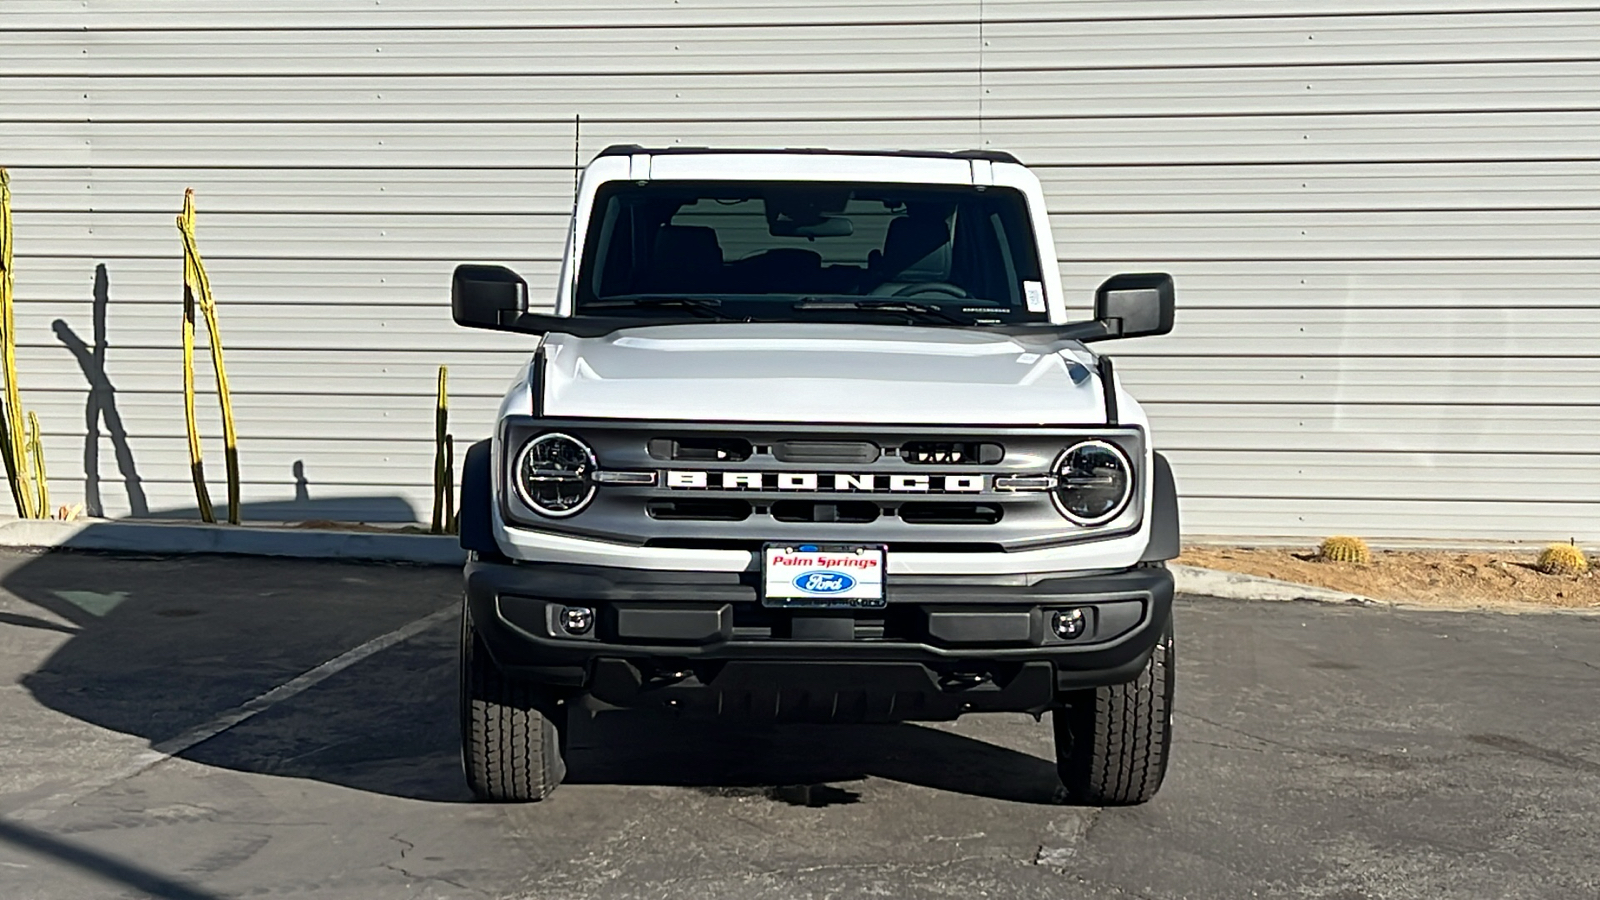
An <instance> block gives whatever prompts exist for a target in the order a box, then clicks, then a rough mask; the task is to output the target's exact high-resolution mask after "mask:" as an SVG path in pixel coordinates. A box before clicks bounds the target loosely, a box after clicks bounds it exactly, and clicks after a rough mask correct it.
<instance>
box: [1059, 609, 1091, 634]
mask: <svg viewBox="0 0 1600 900" xmlns="http://www.w3.org/2000/svg"><path fill="white" fill-rule="evenodd" d="M1088 628H1089V616H1088V614H1087V613H1085V612H1084V611H1083V610H1081V609H1066V610H1062V611H1060V612H1056V613H1052V614H1051V615H1050V630H1051V631H1054V632H1055V633H1056V637H1058V638H1061V639H1062V640H1064V641H1070V640H1072V639H1073V638H1077V637H1082V636H1083V633H1084V631H1086V630H1087V629H1088Z"/></svg>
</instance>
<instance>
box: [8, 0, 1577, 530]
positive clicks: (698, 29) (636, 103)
mask: <svg viewBox="0 0 1600 900" xmlns="http://www.w3.org/2000/svg"><path fill="white" fill-rule="evenodd" d="M1562 7H1570V8H1562ZM1591 7H1592V4H1580V3H1563V2H1561V0H1531V2H1511V0H1501V2H1471V0H1455V2H1444V0H1386V2H1379V0H1365V2H1363V0H1321V2H1317V0H1301V2H1267V0H1253V2H1246V0H1217V2H1199V0H1137V2H1135V0H1123V2H1111V0H1106V2H1096V0H1082V2H1065V0H1056V2H1048V0H1011V2H976V0H967V2H955V0H917V2H884V3H845V2H835V3H832V4H829V3H798V2H783V3H780V2H770V3H760V2H733V0H591V2H586V3H579V2H575V0H565V2H562V0H555V2H543V0H470V2H446V0H382V2H381V3H377V2H372V0H359V2H358V0H236V2H223V0H164V2H163V0H3V3H0V164H3V165H7V166H9V167H10V168H11V171H12V176H13V190H14V193H15V195H16V230H17V259H16V265H17V275H16V282H17V293H18V297H19V302H18V326H19V329H20V331H21V342H22V348H21V351H20V365H21V370H22V385H23V394H24V398H25V400H26V402H27V403H28V404H29V405H30V406H31V407H33V408H35V409H37V410H38V412H39V414H40V417H41V418H42V419H43V421H44V423H45V428H46V430H47V432H48V438H47V448H48V451H49V458H50V464H51V467H52V479H51V480H52V484H53V487H54V490H55V493H56V495H57V496H58V497H60V498H63V499H68V500H70V499H73V498H74V497H77V496H85V495H87V496H88V498H89V499H90V500H91V505H92V506H93V505H99V506H102V507H103V508H104V510H105V511H106V512H107V513H108V514H111V515H124V514H127V513H129V512H130V511H133V512H137V513H150V514H161V513H167V512H172V511H183V510H187V509H192V507H193V496H192V491H191V488H190V485H189V479H188V473H187V467H186V454H185V449H184V439H183V416H182V405H181V399H180V394H179V392H178V388H179V385H180V381H179V378H180V376H179V371H180V366H179V351H178V328H177V326H178V321H179V310H180V302H179V298H180V291H179V274H180V245H179V242H178V236H177V232H176V229H175V227H174V225H173V215H174V214H175V213H176V212H177V209H178V206H179V203H180V200H181V196H182V190H183V188H184V187H185V186H188V185H192V186H194V187H195V188H196V189H197V191H198V196H199V207H200V223H199V237H200V244H201V249H202V252H204V253H205V254H206V257H207V260H208V265H209V268H210V271H211V277H212V282H213V284H214V286H215V288H216V290H217V292H218V294H219V296H220V300H221V315H222V326H223V336H224V340H225V343H226V344H227V347H228V357H229V362H230V374H231V376H232V380H233V386H234V390H235V392H236V393H235V405H236V409H237V413H238V419H239V430H240V447H241V456H242V460H243V467H244V475H245V479H246V485H245V497H246V500H247V501H249V504H248V507H247V509H246V515H247V517H249V516H253V517H255V518H258V519H260V518H283V517H292V518H302V517H310V518H366V519H369V520H380V519H388V520H411V519H413V518H416V517H421V518H426V516H427V514H428V505H429V499H428V498H429V493H430V487H429V484H430V477H431V476H430V464H431V453H432V447H431V427H432V426H431V396H432V390H433V378H434V370H435V367H436V366H438V365H439V364H448V365H449V366H450V369H451V378H452V388H453V397H454V409H455V414H456V419H455V426H454V431H455V433H456V434H457V435H458V436H460V437H461V438H462V439H463V441H465V439H467V438H468V437H470V436H474V435H478V434H482V433H484V432H485V431H486V429H487V427H488V420H489V416H490V410H491V408H492V405H493V402H494V398H495V397H497V396H498V394H499V393H500V389H501V387H502V386H503V384H504V382H505V381H506V380H507V379H508V378H509V376H510V375H511V373H512V371H513V370H514V368H515V366H516V364H517V362H518V360H519V359H520V357H521V355H522V353H523V352H524V348H525V346H526V342H525V341H524V340H522V339H518V338H512V337H505V336H498V335H492V334H486V333H482V332H468V331H465V330H462V329H458V328H455V327H454V326H452V325H451V324H450V323H449V320H448V311H447V300H446V285H447V276H448V273H449V271H450V269H451V268H452V267H453V265H454V264H455V263H456V262H458V261H462V260H467V259H477V260H499V261H504V262H507V263H509V264H512V265H515V266H517V267H518V268H520V269H521V270H522V271H523V272H524V273H525V274H526V275H527V276H529V278H530V281H531V282H532V283H533V284H534V286H535V290H536V291H539V292H541V293H547V292H548V291H549V290H550V289H551V287H552V283H553V281H554V275H555V266H556V256H557V253H558V251H559V247H560V243H561V234H562V229H563V225H564V217H565V215H566V213H567V209H568V205H569V203H570V197H571V189H572V170H571V164H572V158H573V126H572V117H573V116H574V114H580V113H581V114H582V116H583V119H584V126H583V134H582V141H581V147H580V153H581V155H582V157H583V158H584V159H587V158H588V157H589V156H591V155H592V154H593V153H594V152H595V151H597V150H599V149H600V148H601V147H602V146H604V145H606V144H608V143H613V142H624V141H638V142H642V143H662V144H670V143H683V144H720V145H779V146H834V147H936V148H945V149H952V148H963V147H971V146H989V147H996V148H1003V149H1008V150H1011V151H1013V152H1016V153H1017V154H1019V155H1020V156H1021V157H1022V158H1023V159H1024V160H1026V161H1028V162H1029V163H1031V164H1033V165H1035V166H1036V167H1037V168H1038V169H1039V172H1040V174H1041V176H1042V177H1043V178H1044V180H1045V183H1046V186H1047V190H1048V191H1049V194H1050V197H1051V201H1052V204H1053V208H1054V210H1055V225H1056V227H1057V229H1058V233H1057V236H1058V238H1059V244H1060V246H1059V252H1060V255H1061V258H1062V260H1063V268H1064V274H1065V276H1066V279H1067V283H1068V286H1069V291H1072V292H1076V294H1077V295H1078V296H1081V297H1083V298H1084V300H1085V306H1086V305H1087V300H1088V298H1089V296H1090V293H1091V291H1092V288H1093V286H1094V284H1096V283H1097V282H1098V280H1099V279H1101V278H1102V277H1104V276H1105V275H1107V274H1110V273H1113V272H1116V271H1119V270H1130V269H1151V268H1161V269H1167V270H1170V271H1172V272H1173V273H1174V274H1175V275H1176V276H1177V277H1178V279H1179V285H1180V297H1181V304H1182V312H1181V314H1180V319H1179V333H1178V334H1176V335H1174V336H1172V337H1170V338H1165V339H1159V340H1152V341H1148V342H1139V343H1131V344H1129V345H1126V346H1125V347H1118V348H1117V352H1118V353H1119V354H1121V355H1122V356H1123V361H1124V365H1123V371H1124V372H1125V373H1126V375H1127V377H1128V379H1129V381H1130V382H1131V383H1132V385H1133V386H1134V388H1135V389H1136V391H1137V392H1138V394H1139V395H1140V396H1141V397H1142V398H1144V399H1145V400H1146V402H1147V404H1148V406H1149V408H1150V411H1151V412H1152V414H1153V416H1154V418H1155V421H1156V424H1157V427H1158V428H1159V435H1158V437H1159V439H1160V441H1161V442H1162V443H1163V444H1164V445H1165V447H1166V448H1168V450H1169V453H1170V455H1171V457H1172V459H1173V462H1174V465H1175V467H1176V468H1177V471H1178V475H1179V478H1180V480H1181V482H1182V487H1183V490H1184V492H1185V494H1186V497H1185V502H1184V510H1185V514H1186V516H1187V518H1186V526H1187V527H1188V530H1190V531H1191V532H1192V533H1196V534H1212V535H1217V534H1308V535H1310V534H1323V533H1328V532H1333V531H1354V532H1358V533H1363V534H1367V535H1388V536H1408V535H1410V536H1423V535H1432V536H1464V537H1465V536H1470V537H1484V538H1561V537H1567V536H1569V535H1572V536H1577V537H1579V538H1580V539H1589V540H1594V539H1597V538H1600V478H1597V477H1596V476H1597V475H1600V454H1597V450H1596V447H1597V444H1600V442H1597V436H1600V412H1597V404H1600V398H1597V397H1596V395H1595V391H1594V386H1595V383H1596V380H1597V379H1596V377H1595V376H1596V373H1597V372H1600V347H1597V344H1596V327H1595V326H1596V325H1600V151H1597V148H1600V10H1597V9H1594V8H1591ZM97 271H98V273H99V274H98V275H97ZM97 298H98V299H97ZM91 385H98V386H99V388H98V390H93V391H91V390H90V386H91ZM209 399H210V398H209V397H207V398H203V400H205V401H209ZM203 409H204V410H205V412H206V414H207V416H208V419H207V421H208V422H211V423H214V422H215V412H214V404H213V405H212V406H207V407H203ZM208 430H209V432H210V433H212V434H215V433H217V432H219V431H220V429H219V428H218V427H216V426H215V425H214V424H212V425H211V426H210V427H209V429H208ZM86 436H87V437H86ZM208 460H209V461H210V468H211V471H212V474H213V477H214V479H215V480H217V481H218V482H219V483H220V479H221V473H222V465H221V453H220V448H219V447H217V446H216V445H214V444H213V445H211V446H209V447H208ZM86 473H87V474H88V477H87V478H86ZM213 493H214V494H215V490H214V492H213Z"/></svg>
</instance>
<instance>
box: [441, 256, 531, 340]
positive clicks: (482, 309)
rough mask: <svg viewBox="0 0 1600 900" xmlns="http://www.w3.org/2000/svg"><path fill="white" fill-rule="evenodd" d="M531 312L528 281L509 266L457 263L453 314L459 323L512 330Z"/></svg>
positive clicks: (451, 286) (468, 325)
mask: <svg viewBox="0 0 1600 900" xmlns="http://www.w3.org/2000/svg"><path fill="white" fill-rule="evenodd" d="M527 311H528V283H527V282H526V281H523V280H522V276H521V275H518V274H517V273H515V272H513V271H511V270H510V269H508V268H506V267H505V266H474V265H466V266H456V273H455V276H454V277H453V278H451V280H450V313H451V315H453V316H454V317H455V320H456V324H457V325H465V326H466V327H468V328H493V329H496V330H503V331H510V330H513V326H514V325H515V323H516V321H517V320H518V319H519V318H521V317H522V315H523V314H524V313H526V312H527Z"/></svg>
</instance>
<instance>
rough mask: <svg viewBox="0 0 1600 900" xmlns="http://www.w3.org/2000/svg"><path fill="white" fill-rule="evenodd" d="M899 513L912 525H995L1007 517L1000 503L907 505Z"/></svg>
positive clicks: (901, 519)
mask: <svg viewBox="0 0 1600 900" xmlns="http://www.w3.org/2000/svg"><path fill="white" fill-rule="evenodd" d="M897 512H898V513H899V514H900V521H902V522H905V523H907V524H910V525H994V524H995V523H997V522H999V521H1000V519H1001V517H1003V516H1004V515H1005V507H1003V506H1001V505H1000V504H998V503H906V504H904V505H902V506H901V507H900V509H899V510H897Z"/></svg>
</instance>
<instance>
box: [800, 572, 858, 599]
mask: <svg viewBox="0 0 1600 900" xmlns="http://www.w3.org/2000/svg"><path fill="white" fill-rule="evenodd" d="M794 586H795V587H796V588H798V589H799V590H802V591H804V592H806V593H807V594H842V593H844V592H845V591H848V590H850V589H851V588H853V587H855V586H856V580H855V579H854V578H852V577H851V576H849V575H846V574H845V573H843V572H807V573H805V574H804V575H796V576H795V579H794Z"/></svg>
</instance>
